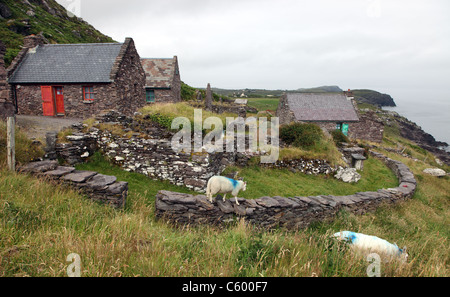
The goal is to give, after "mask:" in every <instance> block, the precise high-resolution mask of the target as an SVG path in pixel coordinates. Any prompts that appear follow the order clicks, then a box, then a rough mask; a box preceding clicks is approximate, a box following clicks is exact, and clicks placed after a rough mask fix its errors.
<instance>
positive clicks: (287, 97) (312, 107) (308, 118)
mask: <svg viewBox="0 0 450 297" xmlns="http://www.w3.org/2000/svg"><path fill="white" fill-rule="evenodd" d="M347 95H349V93H347V92H345V93H287V94H284V95H283V96H282V97H281V99H280V103H279V105H278V110H277V116H278V117H279V119H280V125H283V124H289V123H291V122H307V123H314V124H317V125H318V126H320V127H321V128H322V129H323V130H326V131H332V130H341V131H342V132H343V133H344V134H345V135H347V136H349V137H350V138H354V139H364V140H370V141H374V142H381V141H382V139H383V132H384V125H383V123H382V121H381V120H379V119H378V118H377V117H376V115H375V114H373V113H365V114H360V113H359V112H358V110H357V108H356V103H355V102H354V100H353V98H352V97H347Z"/></svg>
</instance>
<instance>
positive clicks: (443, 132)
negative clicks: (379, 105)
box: [383, 88, 450, 152]
mask: <svg viewBox="0 0 450 297" xmlns="http://www.w3.org/2000/svg"><path fill="white" fill-rule="evenodd" d="M383 93H386V94H389V95H391V97H392V98H393V99H394V101H395V103H396V105H397V107H383V109H384V110H391V111H395V112H397V113H398V114H400V115H401V116H404V117H406V118H407V119H409V120H410V121H412V122H415V123H416V124H417V125H419V126H420V127H421V128H422V130H424V131H425V132H427V133H428V134H431V135H433V137H434V138H435V139H436V140H437V141H441V142H446V143H447V144H449V145H450V89H449V90H435V89H426V88H411V89H392V90H385V91H383ZM442 149H445V150H446V151H448V152H450V146H447V147H442Z"/></svg>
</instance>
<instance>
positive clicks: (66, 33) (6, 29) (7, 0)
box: [0, 0, 114, 66]
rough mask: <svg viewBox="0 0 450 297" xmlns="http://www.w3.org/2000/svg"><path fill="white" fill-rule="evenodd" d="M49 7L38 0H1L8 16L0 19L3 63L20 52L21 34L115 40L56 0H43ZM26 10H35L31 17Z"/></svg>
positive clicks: (81, 40)
mask: <svg viewBox="0 0 450 297" xmlns="http://www.w3.org/2000/svg"><path fill="white" fill-rule="evenodd" d="M46 2H47V4H48V7H46V6H45V5H43V4H37V1H30V3H31V5H28V4H26V3H25V1H23V0H21V1H17V0H3V1H2V3H4V4H5V5H6V6H7V7H8V9H9V10H10V12H11V17H9V18H7V19H3V18H1V19H0V40H2V42H3V43H4V44H5V45H6V47H7V52H6V55H5V63H6V65H7V66H8V65H9V64H10V63H11V61H12V60H13V59H14V57H15V56H16V55H17V54H18V53H19V51H20V49H21V46H22V45H23V37H24V36H27V35H30V34H35V35H38V34H40V33H42V34H43V36H44V37H45V38H46V39H47V40H48V41H49V42H50V43H61V44H63V43H99V42H114V40H113V39H111V38H110V37H108V36H105V35H103V34H102V33H100V32H99V31H97V30H96V29H95V28H94V27H92V26H91V25H89V24H88V23H86V22H84V21H83V20H81V19H78V18H77V17H69V16H68V15H67V12H66V10H65V9H64V8H63V7H62V6H61V5H59V4H58V3H57V2H56V1H55V0H46ZM27 12H28V13H34V16H32V17H30V16H29V15H28V14H27Z"/></svg>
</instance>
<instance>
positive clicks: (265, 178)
mask: <svg viewBox="0 0 450 297" xmlns="http://www.w3.org/2000/svg"><path fill="white" fill-rule="evenodd" d="M236 171H237V172H239V176H240V177H244V179H245V181H246V182H247V191H245V192H241V193H239V197H243V198H247V199H256V198H259V197H263V196H282V197H294V196H316V195H339V196H344V195H352V194H355V193H356V192H361V191H376V190H379V189H383V188H391V187H396V186H397V185H398V181H397V178H396V177H395V175H394V174H393V173H392V172H391V171H390V170H389V169H388V168H387V167H386V166H385V165H384V164H383V163H382V162H381V161H379V160H377V159H374V158H369V159H368V160H367V161H365V163H364V171H362V172H360V173H361V176H362V178H361V180H360V181H359V182H358V183H356V184H347V183H344V182H342V181H338V180H336V179H335V178H333V177H328V176H313V175H306V174H302V173H293V172H291V171H289V170H288V169H267V168H261V167H259V166H253V167H246V168H239V167H229V168H227V170H226V172H225V173H230V172H236Z"/></svg>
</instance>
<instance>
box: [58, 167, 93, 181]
mask: <svg viewBox="0 0 450 297" xmlns="http://www.w3.org/2000/svg"><path fill="white" fill-rule="evenodd" d="M96 174H97V172H93V171H81V170H75V171H74V172H72V173H70V174H68V175H66V176H64V177H63V178H62V179H63V180H65V181H69V182H74V183H84V182H86V181H87V180H88V179H90V178H91V177H93V176H94V175H96Z"/></svg>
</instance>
